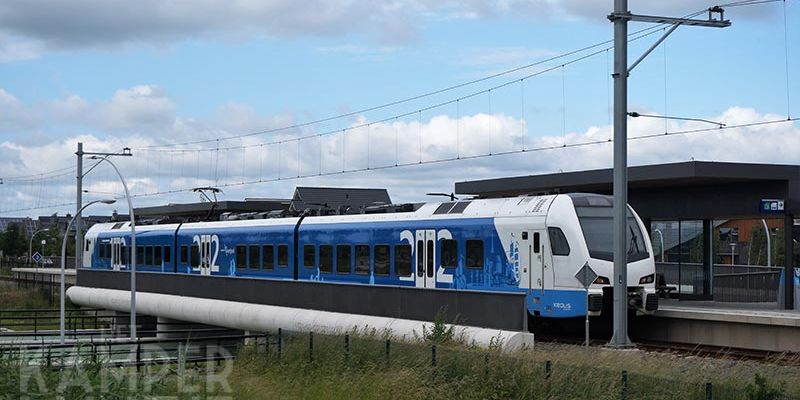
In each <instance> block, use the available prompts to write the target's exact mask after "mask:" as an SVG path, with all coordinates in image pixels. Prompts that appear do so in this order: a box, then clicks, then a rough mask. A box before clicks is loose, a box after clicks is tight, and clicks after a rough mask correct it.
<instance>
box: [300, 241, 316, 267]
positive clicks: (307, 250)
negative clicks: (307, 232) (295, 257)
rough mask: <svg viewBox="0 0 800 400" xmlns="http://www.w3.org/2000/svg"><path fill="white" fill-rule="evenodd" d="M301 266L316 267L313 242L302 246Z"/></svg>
mask: <svg viewBox="0 0 800 400" xmlns="http://www.w3.org/2000/svg"><path fill="white" fill-rule="evenodd" d="M303 266H304V267H306V268H316V266H317V249H315V248H314V245H313V244H307V245H304V246H303Z"/></svg>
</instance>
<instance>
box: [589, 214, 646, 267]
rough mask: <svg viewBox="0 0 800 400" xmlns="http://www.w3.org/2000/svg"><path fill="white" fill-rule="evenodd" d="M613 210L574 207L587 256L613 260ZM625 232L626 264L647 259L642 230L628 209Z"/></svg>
mask: <svg viewBox="0 0 800 400" xmlns="http://www.w3.org/2000/svg"><path fill="white" fill-rule="evenodd" d="M613 210H614V209H613V208H612V207H575V211H576V212H577V213H578V221H580V224H581V230H583V237H584V239H585V240H586V245H587V246H588V248H589V256H590V257H592V258H597V259H600V260H606V261H613V259H614V235H613V232H614V225H613V220H614V218H613V214H612V213H613ZM625 231H626V233H627V238H626V239H625V242H626V243H627V244H626V248H627V249H628V262H634V261H639V260H643V259H645V258H647V257H649V256H650V255H649V254H648V253H647V247H645V242H644V236H643V235H642V230H641V229H639V224H638V223H637V222H636V218H634V217H633V213H632V212H631V210H630V209H628V218H627V223H626V224H625Z"/></svg>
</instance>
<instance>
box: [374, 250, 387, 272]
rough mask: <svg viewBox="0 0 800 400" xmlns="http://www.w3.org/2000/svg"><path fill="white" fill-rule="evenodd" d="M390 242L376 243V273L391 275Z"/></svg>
mask: <svg viewBox="0 0 800 400" xmlns="http://www.w3.org/2000/svg"><path fill="white" fill-rule="evenodd" d="M389 249H390V247H389V245H388V244H376V245H375V275H389V251H390V250H389Z"/></svg>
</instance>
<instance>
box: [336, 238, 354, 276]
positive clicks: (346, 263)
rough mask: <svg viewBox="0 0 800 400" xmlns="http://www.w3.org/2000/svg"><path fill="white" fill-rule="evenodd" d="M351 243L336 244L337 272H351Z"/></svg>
mask: <svg viewBox="0 0 800 400" xmlns="http://www.w3.org/2000/svg"><path fill="white" fill-rule="evenodd" d="M352 253H353V252H352V248H351V247H350V245H346V244H340V245H338V246H336V272H337V273H340V274H349V273H350V268H351V267H352V265H353V254H352Z"/></svg>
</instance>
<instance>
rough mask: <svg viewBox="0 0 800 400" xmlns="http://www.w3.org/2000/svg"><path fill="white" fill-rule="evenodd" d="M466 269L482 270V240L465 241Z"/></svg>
mask: <svg viewBox="0 0 800 400" xmlns="http://www.w3.org/2000/svg"><path fill="white" fill-rule="evenodd" d="M467 268H483V240H480V239H471V240H467Z"/></svg>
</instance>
